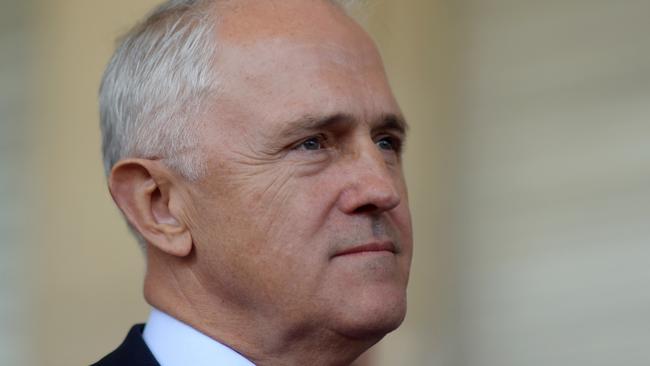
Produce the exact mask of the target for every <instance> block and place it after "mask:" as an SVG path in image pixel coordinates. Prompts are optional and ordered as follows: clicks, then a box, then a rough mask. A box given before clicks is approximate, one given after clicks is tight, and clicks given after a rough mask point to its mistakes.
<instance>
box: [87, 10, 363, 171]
mask: <svg viewBox="0 0 650 366" xmlns="http://www.w3.org/2000/svg"><path fill="white" fill-rule="evenodd" d="M330 1H332V2H333V3H335V4H338V5H340V6H341V7H342V8H344V9H349V8H351V6H353V5H354V4H355V3H357V2H358V0H330ZM213 3H216V1H214V0H213V1H205V0H168V1H166V2H165V3H163V4H162V5H160V6H158V7H157V8H156V9H155V10H154V11H153V12H152V13H151V14H150V15H149V16H148V17H147V18H146V19H145V20H144V21H143V22H142V23H140V24H138V25H136V26H135V27H134V28H133V29H132V30H131V31H130V32H129V33H127V34H126V35H125V36H124V37H123V38H122V40H121V44H120V45H119V47H118V48H117V50H116V51H115V53H114V55H113V57H112V59H111V61H110V62H109V64H108V66H107V68H106V71H105V73H104V77H103V79H102V83H101V87H100V91H99V106H100V121H101V132H102V152H103V157H104V170H105V173H106V175H107V176H108V175H109V174H110V171H111V169H112V167H113V165H115V163H117V162H118V161H119V160H121V159H124V158H128V157H139V158H158V159H161V160H163V161H164V162H165V163H166V165H168V166H169V167H171V168H172V169H174V170H175V171H177V172H178V173H180V174H182V175H183V176H185V177H186V178H188V179H192V180H193V179H197V178H199V177H200V176H201V175H202V174H203V172H204V169H205V166H204V165H205V164H204V162H203V158H202V157H201V156H200V155H197V154H200V152H198V151H196V149H194V148H193V147H194V146H196V142H197V141H198V128H196V126H195V124H196V123H197V122H198V121H197V119H198V118H199V115H200V112H201V107H203V106H204V104H205V103H204V102H205V100H206V99H207V98H208V97H209V96H210V95H211V94H212V92H213V91H215V90H216V88H217V87H218V80H217V75H216V72H215V71H214V65H213V58H214V54H215V52H216V44H217V42H216V40H215V39H213V38H214V23H215V22H214V20H213V19H211V14H210V13H211V12H210V11H208V10H209V6H210V5H211V4H213Z"/></svg>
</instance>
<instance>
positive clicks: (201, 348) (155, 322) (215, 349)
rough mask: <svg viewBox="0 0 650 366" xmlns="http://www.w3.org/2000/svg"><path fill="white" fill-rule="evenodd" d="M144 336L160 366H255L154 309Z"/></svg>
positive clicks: (225, 347)
mask: <svg viewBox="0 0 650 366" xmlns="http://www.w3.org/2000/svg"><path fill="white" fill-rule="evenodd" d="M142 337H143V338H144V342H145V343H146V344H147V347H149V349H150V350H151V353H152V354H153V355H154V357H155V358H156V360H157V361H158V363H159V364H160V366H187V365H192V366H215V365H223V366H255V365H254V364H253V363H251V362H250V361H248V360H247V359H245V358H244V357H243V356H242V355H240V354H239V353H237V352H235V351H234V350H233V349H231V348H229V347H228V346H226V345H224V344H221V343H219V342H217V341H215V340H214V339H212V338H210V337H208V336H207V335H205V334H203V333H201V332H199V331H198V330H196V329H194V328H192V327H190V326H189V325H187V324H185V323H182V322H180V321H178V320H176V319H174V318H172V317H171V316H169V315H167V314H165V313H163V312H162V311H160V310H157V309H155V308H154V309H152V310H151V314H150V315H149V321H148V322H147V325H146V326H145V327H144V331H143V333H142Z"/></svg>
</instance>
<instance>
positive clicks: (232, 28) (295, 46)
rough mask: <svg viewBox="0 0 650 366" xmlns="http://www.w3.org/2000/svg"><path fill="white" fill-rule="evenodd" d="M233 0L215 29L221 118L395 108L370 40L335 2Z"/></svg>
mask: <svg viewBox="0 0 650 366" xmlns="http://www.w3.org/2000/svg"><path fill="white" fill-rule="evenodd" d="M233 4H237V7H234V8H233V9H228V10H227V12H228V16H224V17H223V18H222V19H223V20H222V21H221V22H220V23H219V26H218V27H217V32H218V35H217V37H218V39H219V43H220V50H219V52H218V54H217V56H216V58H217V60H216V65H217V68H218V73H219V74H220V75H221V76H222V77H221V80H222V84H221V85H220V87H219V90H220V93H219V95H218V96H217V99H218V100H219V102H218V103H217V104H218V107H217V108H218V109H219V115H220V116H224V117H226V119H230V120H232V121H236V122H237V124H238V125H240V126H241V125H243V124H242V122H244V121H249V120H252V121H257V122H258V123H260V122H259V121H262V120H263V121H267V122H268V121H288V120H291V119H293V118H295V117H296V116H300V115H305V114H334V113H345V114H351V115H356V116H357V117H359V119H363V117H362V116H361V115H364V114H365V115H367V114H399V110H398V107H397V104H396V103H395V101H394V98H393V96H392V93H391V91H390V88H389V86H388V82H387V81H386V77H385V74H384V69H383V64H382V62H381V57H380V56H379V53H378V51H377V49H376V47H375V45H374V43H373V42H372V40H371V39H370V37H369V36H368V35H367V34H366V33H365V32H364V31H363V30H362V29H361V28H360V27H359V26H358V25H357V24H356V23H355V22H354V21H353V20H351V19H350V18H348V17H347V15H345V14H344V13H343V12H342V11H341V10H340V9H338V8H337V7H336V6H334V5H332V4H330V3H329V2H327V1H306V0H300V1H293V0H283V1H252V2H249V1H241V2H240V1H238V2H233ZM233 6H234V5H233ZM368 117H369V118H372V117H373V116H368Z"/></svg>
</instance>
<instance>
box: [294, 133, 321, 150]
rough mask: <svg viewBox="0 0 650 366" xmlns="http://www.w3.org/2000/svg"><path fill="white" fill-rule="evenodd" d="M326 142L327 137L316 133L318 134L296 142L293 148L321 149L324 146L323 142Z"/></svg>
mask: <svg viewBox="0 0 650 366" xmlns="http://www.w3.org/2000/svg"><path fill="white" fill-rule="evenodd" d="M326 142H327V138H326V137H325V136H323V135H318V136H312V137H310V138H308V139H306V140H304V141H302V142H301V143H300V144H298V145H297V146H296V147H295V148H294V149H295V150H310V151H313V150H321V149H324V148H325V143H326Z"/></svg>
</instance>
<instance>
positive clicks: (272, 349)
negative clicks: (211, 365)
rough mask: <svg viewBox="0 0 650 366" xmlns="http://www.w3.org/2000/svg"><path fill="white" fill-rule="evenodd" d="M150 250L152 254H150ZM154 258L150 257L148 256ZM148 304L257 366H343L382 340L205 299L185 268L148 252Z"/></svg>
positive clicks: (211, 298)
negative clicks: (229, 348) (356, 335)
mask: <svg viewBox="0 0 650 366" xmlns="http://www.w3.org/2000/svg"><path fill="white" fill-rule="evenodd" d="M154 251H155V249H154ZM152 254H153V255H152ZM145 298H146V300H147V302H148V303H149V304H150V305H152V306H154V307H156V308H157V309H159V310H161V311H163V312H165V313H167V314H168V315H170V316H172V317H174V318H176V319H178V320H180V321H182V322H183V323H185V324H188V325H190V326H192V327H193V328H195V329H197V330H198V331H200V332H202V333H204V334H206V335H207V336H209V337H211V338H213V339H215V340H217V341H218V342H220V343H223V344H225V345H227V346H229V347H231V348H232V349H234V350H236V351H237V352H238V353H240V354H242V355H244V356H245V357H246V358H247V359H249V360H250V361H251V362H253V363H255V365H257V366H286V365H310V366H345V365H349V364H350V363H352V362H353V361H354V360H355V359H356V358H358V357H359V356H360V355H361V354H362V353H363V352H365V351H366V350H367V349H368V348H370V347H371V346H372V345H374V344H375V343H376V342H378V341H379V340H380V339H381V338H382V336H383V335H379V336H378V335H369V336H368V337H362V338H353V337H347V336H345V335H342V334H338V333H336V332H334V331H332V330H329V329H326V328H323V327H322V326H321V324H310V323H309V322H305V323H304V324H296V323H295V322H294V323H287V322H286V321H285V320H284V319H278V318H277V317H273V316H264V315H261V314H259V313H256V312H255V311H254V310H251V309H246V308H241V306H239V304H236V303H233V302H228V301H224V299H222V298H217V297H214V296H211V295H210V292H209V291H206V289H205V287H204V286H203V285H202V284H201V282H200V280H198V278H197V276H194V275H193V274H192V272H191V268H190V267H189V266H179V265H178V263H176V259H172V260H171V262H170V259H169V258H167V257H166V256H161V255H156V253H151V252H150V253H149V255H148V265H147V274H146V277H145Z"/></svg>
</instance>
